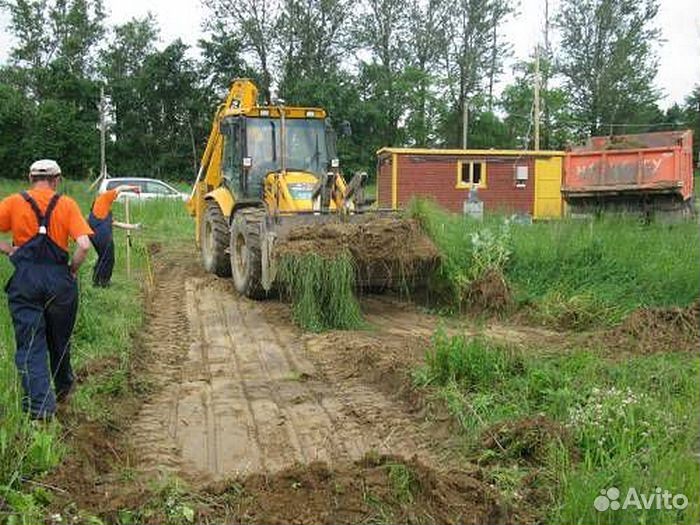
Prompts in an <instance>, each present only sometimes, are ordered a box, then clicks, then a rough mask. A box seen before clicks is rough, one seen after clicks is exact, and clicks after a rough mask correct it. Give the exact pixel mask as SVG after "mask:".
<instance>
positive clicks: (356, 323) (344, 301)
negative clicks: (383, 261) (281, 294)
mask: <svg viewBox="0 0 700 525" xmlns="http://www.w3.org/2000/svg"><path fill="white" fill-rule="evenodd" d="M279 277H280V281H281V282H282V283H283V286H284V287H285V290H286V293H287V295H288V296H289V297H290V298H291V300H292V315H293V317H294V321H295V322H296V323H297V324H299V326H301V327H302V328H304V329H305V330H309V331H312V332H320V331H323V330H329V329H340V330H351V329H356V328H359V327H361V326H362V324H363V322H362V314H361V312H360V305H359V304H358V302H357V298H356V297H355V295H354V285H355V271H354V268H353V265H352V260H351V258H350V255H349V254H346V253H342V254H339V255H338V256H336V257H334V258H332V259H327V258H324V257H321V256H320V255H317V254H313V253H310V254H304V255H296V254H295V255H292V254H287V255H284V256H283V257H282V259H281V261H280V269H279Z"/></svg>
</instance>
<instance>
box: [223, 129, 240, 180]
mask: <svg viewBox="0 0 700 525" xmlns="http://www.w3.org/2000/svg"><path fill="white" fill-rule="evenodd" d="M221 164H222V166H221V169H222V172H223V175H224V179H226V180H227V181H228V182H229V183H230V184H231V185H232V187H233V188H238V186H239V184H240V180H241V147H240V133H239V125H238V122H236V121H233V122H230V123H229V124H228V125H227V126H226V128H225V131H224V155H223V159H222V162H221Z"/></svg>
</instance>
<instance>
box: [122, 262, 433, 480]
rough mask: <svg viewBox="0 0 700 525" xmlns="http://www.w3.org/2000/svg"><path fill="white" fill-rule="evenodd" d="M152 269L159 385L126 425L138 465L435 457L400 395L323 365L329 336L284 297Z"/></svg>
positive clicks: (200, 468)
mask: <svg viewBox="0 0 700 525" xmlns="http://www.w3.org/2000/svg"><path fill="white" fill-rule="evenodd" d="M160 273H161V276H162V277H161V278H163V277H165V278H166V282H165V283H164V284H163V285H161V287H160V289H159V290H158V291H157V293H158V294H159V297H157V298H155V304H157V305H158V307H157V308H156V309H154V310H153V312H152V317H151V320H150V322H149V333H148V337H147V345H148V351H149V352H150V353H151V354H153V355H154V356H160V359H158V361H159V363H158V365H157V366H158V369H157V371H156V374H155V375H156V376H160V380H161V382H162V386H163V388H162V389H161V391H160V392H159V393H158V394H157V395H156V396H155V397H153V398H152V399H150V400H149V401H148V402H147V404H146V405H145V406H144V408H143V410H142V411H141V413H140V416H139V417H138V419H137V421H136V423H135V425H134V432H133V445H134V448H135V449H136V450H137V451H138V452H139V454H140V456H141V457H142V459H143V463H142V466H144V467H145V468H149V467H150V468H152V469H156V470H158V471H162V470H163V469H164V468H167V469H171V470H177V471H181V472H182V471H184V472H188V473H190V474H192V473H197V474H198V475H200V476H208V477H210V478H213V479H221V478H229V477H234V476H240V475H243V474H250V473H257V472H267V473H273V472H278V471H280V470H283V469H284V468H287V467H290V466H292V465H295V464H297V465H298V464H309V463H311V462H314V461H323V462H326V463H328V464H329V465H331V466H332V465H333V464H337V463H338V462H347V461H355V460H359V459H360V458H362V457H364V456H365V455H366V454H367V453H369V452H373V453H378V454H393V455H398V456H403V457H406V458H411V457H413V456H416V457H417V458H418V460H419V461H421V462H422V463H425V464H428V465H436V466H437V465H438V464H439V461H438V460H437V458H436V456H435V453H434V451H435V447H434V443H432V441H431V439H430V438H429V437H428V436H427V435H426V433H425V430H424V428H422V425H421V423H420V421H419V419H418V418H416V417H413V416H412V415H411V414H407V413H406V411H405V408H404V406H403V404H402V403H401V402H400V401H399V400H395V399H392V398H391V397H390V396H389V395H387V393H385V392H382V391H381V390H379V389H375V388H372V387H371V385H366V384H363V383H362V382H357V381H342V380H340V378H339V377H338V376H337V375H336V377H333V378H331V379H332V380H329V377H328V375H327V374H323V373H322V371H323V369H324V368H323V363H325V364H326V365H328V362H327V360H325V359H324V357H325V356H323V350H324V348H326V347H334V346H335V347H336V348H335V349H334V348H329V352H331V354H332V353H333V352H334V350H337V347H338V345H337V343H336V342H334V341H333V339H332V338H327V337H320V336H314V337H304V336H302V335H301V333H300V332H299V331H298V329H296V328H295V327H294V326H293V325H292V324H291V323H290V322H289V320H288V319H285V318H284V307H280V306H279V305H275V304H272V305H269V304H266V303H258V302H253V301H250V300H248V299H245V298H242V297H240V296H238V295H237V294H236V293H235V292H234V290H233V289H232V286H231V285H230V284H229V282H228V281H225V280H221V279H216V278H214V277H212V276H206V275H204V276H203V275H198V276H197V277H191V276H186V275H185V274H184V272H183V271H181V270H179V269H178V268H176V267H175V266H172V265H170V266H169V267H168V269H166V270H165V271H161V272H160ZM416 335H418V336H425V335H428V334H427V331H426V330H419V331H417V332H416ZM347 337H352V336H351V335H349V336H347ZM340 339H341V341H342V339H343V337H342V336H340ZM348 341H349V339H346V340H345V341H344V342H345V343H346V344H345V345H344V346H341V347H342V348H345V347H346V346H347V343H348ZM310 349H311V350H310ZM178 355H179V357H178ZM314 357H316V358H317V362H316V363H315V362H314ZM340 365H341V366H342V365H343V363H340ZM330 369H333V367H332V366H330V367H328V366H327V367H326V368H325V370H326V372H327V371H328V370H330Z"/></svg>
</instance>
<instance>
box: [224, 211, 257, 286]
mask: <svg viewBox="0 0 700 525" xmlns="http://www.w3.org/2000/svg"><path fill="white" fill-rule="evenodd" d="M264 216H265V212H264V211H263V210H260V209H257V208H244V209H241V210H238V211H237V212H235V214H234V216H233V222H232V223H231V247H230V251H231V270H232V272H231V273H232V274H233V284H234V286H235V287H236V290H237V291H238V293H240V294H242V295H245V296H246V297H250V298H251V299H261V298H263V297H265V295H266V294H265V289H264V288H263V286H262V282H261V277H262V258H261V254H260V226H261V224H262V221H263V218H264Z"/></svg>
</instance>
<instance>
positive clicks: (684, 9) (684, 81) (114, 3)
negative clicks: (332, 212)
mask: <svg viewBox="0 0 700 525" xmlns="http://www.w3.org/2000/svg"><path fill="white" fill-rule="evenodd" d="M513 1H514V2H516V1H517V0H513ZM104 2H105V5H106V7H107V10H108V12H109V18H108V21H109V23H110V24H119V23H123V22H126V21H127V20H129V19H131V18H133V17H141V16H144V15H145V14H146V13H147V12H148V11H151V12H152V13H153V14H154V15H155V16H156V18H157V19H158V23H159V24H160V28H161V39H162V41H163V43H167V42H170V41H172V40H173V39H175V38H177V37H180V38H182V40H183V41H185V42H186V43H188V44H190V45H193V46H194V45H195V44H196V42H197V40H198V38H200V37H201V36H202V33H201V29H200V26H201V21H202V19H203V17H204V16H206V11H205V9H204V8H203V7H202V3H201V0H176V1H175V0H104ZM557 3H558V0H550V4H552V7H550V10H553V9H554V8H556V4H557ZM519 11H520V13H519V14H518V15H517V16H516V17H515V18H513V19H511V20H510V21H509V22H508V24H507V25H506V26H505V27H504V28H503V34H504V35H505V36H506V38H507V39H508V40H509V41H510V43H511V44H512V45H513V50H514V53H515V56H514V59H515V60H517V59H522V58H525V57H526V56H527V55H528V54H529V53H530V52H531V51H532V49H533V48H534V46H535V44H536V42H537V39H538V37H539V35H540V34H541V31H539V30H538V28H541V27H543V20H544V0H520V9H519ZM6 26H7V17H6V16H5V15H4V14H0V64H2V63H6V62H7V55H8V48H9V47H10V45H11V43H12V41H11V38H10V35H9V34H8V32H7V27H6ZM658 26H659V27H660V28H661V31H662V33H663V39H664V42H663V43H662V44H661V45H660V46H659V49H658V50H657V52H658V55H659V58H660V66H659V74H658V77H657V79H656V84H657V86H658V87H659V88H660V89H661V90H662V93H663V94H664V98H663V99H662V101H661V105H662V106H663V107H667V106H669V105H671V104H672V103H674V102H682V101H683V99H684V98H685V97H686V96H687V95H688V94H689V93H690V91H691V90H692V88H693V86H694V85H695V84H696V83H700V2H698V0H660V11H659V16H658ZM508 69H509V70H510V68H508ZM511 78H512V76H511V74H506V75H505V76H504V78H503V79H502V82H501V86H502V85H503V84H504V83H505V82H507V81H508V80H510V79H511Z"/></svg>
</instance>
